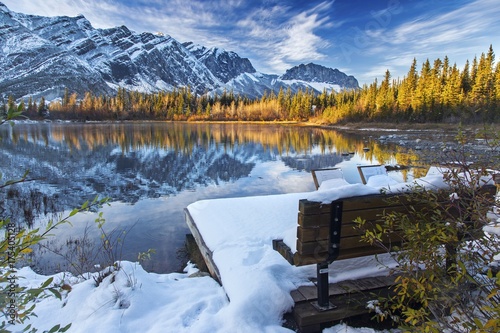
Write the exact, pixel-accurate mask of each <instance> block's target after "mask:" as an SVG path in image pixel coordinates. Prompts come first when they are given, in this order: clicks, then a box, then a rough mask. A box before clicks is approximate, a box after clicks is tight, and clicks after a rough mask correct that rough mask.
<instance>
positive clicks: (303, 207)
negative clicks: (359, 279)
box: [273, 186, 496, 325]
mask: <svg viewBox="0 0 500 333" xmlns="http://www.w3.org/2000/svg"><path fill="white" fill-rule="evenodd" d="M483 190H485V191H487V193H490V194H494V193H495V192H496V188H495V186H487V187H485V188H484V189H483ZM410 200H411V199H410V197H409V195H408V193H402V194H376V195H367V196H357V197H350V198H343V199H340V200H336V201H333V202H331V203H330V204H322V203H320V202H312V201H308V200H300V201H299V213H298V226H297V243H296V250H297V251H296V252H295V253H292V251H291V249H290V247H288V246H287V245H286V244H285V243H284V242H283V241H282V240H273V248H274V249H275V250H277V251H278V252H279V253H280V254H281V255H282V256H283V257H284V258H285V259H286V260H287V261H288V262H289V263H290V264H292V265H295V266H303V265H310V264H316V265H317V268H316V272H317V282H316V283H317V284H316V289H317V301H314V302H311V304H312V305H313V306H314V307H315V308H316V309H317V311H326V310H331V309H335V308H336V306H335V305H333V304H332V303H330V301H329V296H330V295H329V284H328V266H329V264H331V263H332V262H333V261H335V260H340V259H349V258H357V257H363V256H368V255H375V254H380V253H386V252H387V249H389V250H391V249H394V248H395V247H397V246H400V245H401V242H402V241H403V240H402V239H401V238H400V237H401V236H400V235H399V234H398V233H393V234H392V236H390V237H388V238H386V239H384V242H383V243H384V246H385V247H386V249H383V248H382V247H380V246H375V245H373V246H372V245H370V244H368V243H367V242H365V241H363V240H362V236H363V234H364V232H362V231H361V230H358V229H357V228H355V225H356V223H355V222H354V220H356V219H357V218H361V219H364V220H366V221H367V223H366V225H370V226H372V227H373V228H377V227H376V225H377V224H381V223H383V222H382V216H383V215H384V214H390V213H401V214H405V215H406V216H408V218H409V219H410V220H412V219H414V218H415V217H414V216H412V215H411V214H410V213H409V210H408V208H409V205H410ZM444 201H449V197H448V195H443V196H442V199H439V200H438V202H444ZM411 205H412V207H414V208H415V209H416V210H424V209H428V205H427V204H425V203H423V204H417V205H415V204H414V203H412V204H411ZM299 325H300V324H299Z"/></svg>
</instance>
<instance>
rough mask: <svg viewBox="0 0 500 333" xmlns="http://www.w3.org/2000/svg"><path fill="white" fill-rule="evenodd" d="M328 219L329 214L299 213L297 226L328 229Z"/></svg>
mask: <svg viewBox="0 0 500 333" xmlns="http://www.w3.org/2000/svg"><path fill="white" fill-rule="evenodd" d="M330 219H331V217H330V212H328V213H323V214H314V215H305V214H302V212H300V213H299V215H298V223H299V226H301V227H303V228H315V227H329V226H330Z"/></svg>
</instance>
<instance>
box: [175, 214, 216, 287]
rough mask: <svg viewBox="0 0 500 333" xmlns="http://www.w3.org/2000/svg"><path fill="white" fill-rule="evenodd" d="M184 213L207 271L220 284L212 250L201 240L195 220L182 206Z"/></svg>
mask: <svg viewBox="0 0 500 333" xmlns="http://www.w3.org/2000/svg"><path fill="white" fill-rule="evenodd" d="M184 214H185V218H186V224H187V225H188V227H189V230H190V231H191V234H192V235H193V237H194V239H195V241H196V244H197V245H198V248H199V249H200V252H201V255H202V257H203V259H204V260H205V264H206V265H207V268H208V272H209V273H210V275H211V276H212V277H213V278H214V279H215V280H217V282H219V284H221V285H222V282H221V281H222V280H221V276H220V273H219V269H218V268H217V265H215V262H214V261H213V258H212V251H211V250H210V249H209V248H208V246H207V244H206V243H205V241H204V240H203V237H202V236H201V233H200V231H199V230H198V227H197V226H196V222H195V221H194V219H193V217H192V216H191V214H190V213H189V210H187V208H184Z"/></svg>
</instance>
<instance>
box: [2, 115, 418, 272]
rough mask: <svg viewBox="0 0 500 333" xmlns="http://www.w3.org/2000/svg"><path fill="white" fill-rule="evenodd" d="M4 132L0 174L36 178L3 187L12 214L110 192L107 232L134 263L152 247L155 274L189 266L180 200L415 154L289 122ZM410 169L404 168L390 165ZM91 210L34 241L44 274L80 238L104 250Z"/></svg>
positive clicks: (275, 190) (309, 182)
mask: <svg viewBox="0 0 500 333" xmlns="http://www.w3.org/2000/svg"><path fill="white" fill-rule="evenodd" d="M0 139H1V141H0V147H1V151H0V155H1V156H0V157H1V158H0V172H1V173H2V175H3V179H2V181H6V180H8V179H14V178H16V177H20V176H21V175H22V174H23V173H24V171H25V170H29V172H30V173H29V178H30V179H33V181H30V182H27V183H25V184H22V185H18V186H15V187H9V188H5V189H3V190H2V193H1V195H2V196H3V198H2V199H3V200H4V203H3V207H0V208H2V209H3V211H4V214H7V215H9V216H11V217H12V219H13V220H16V221H17V223H19V224H26V223H30V224H34V225H39V224H41V225H43V224H45V223H47V220H48V219H49V218H50V217H51V216H52V215H51V212H52V211H59V212H62V214H63V215H64V214H65V213H66V214H67V212H68V210H70V209H72V208H74V207H78V206H80V205H81V204H82V203H83V202H84V201H85V200H87V199H92V198H94V197H95V196H96V195H99V196H100V197H104V196H107V197H110V198H111V204H110V205H109V206H105V207H103V208H102V209H101V211H102V212H103V217H104V218H105V220H106V223H105V225H104V228H105V230H106V232H107V233H108V234H111V235H112V236H113V237H114V238H113V239H116V240H118V239H120V241H117V244H115V247H114V256H115V258H116V259H125V260H132V261H135V260H136V259H137V253H138V252H144V251H147V250H148V249H150V248H152V249H155V251H156V254H154V255H153V257H152V259H151V260H149V261H148V262H146V263H144V266H145V268H146V269H148V270H149V271H154V272H158V273H166V272H172V271H178V270H179V269H182V267H183V265H184V264H185V261H186V253H185V252H186V251H185V235H186V234H187V233H189V230H188V228H187V226H186V224H185V221H184V213H183V209H184V208H185V207H186V206H187V205H189V204H190V203H192V202H195V201H197V200H202V199H213V198H225V197H239V196H252V195H269V194H280V193H291V192H303V191H313V190H315V186H314V182H313V178H312V176H311V170H314V169H320V168H329V167H335V166H341V167H342V168H343V172H344V177H345V178H346V179H347V180H348V181H351V182H355V181H359V178H358V177H359V176H358V172H357V170H356V165H360V164H362V165H366V164H402V165H408V164H411V163H412V162H413V161H414V160H415V157H414V156H412V155H410V154H407V153H405V152H403V151H402V150H400V149H399V148H398V147H395V146H390V145H382V144H380V143H379V142H378V141H376V140H372V138H371V137H370V135H369V133H364V134H363V136H360V135H352V134H349V135H348V134H343V133H341V132H338V131H334V130H329V129H319V128H311V127H299V126H291V125H288V126H287V125H269V124H266V125H257V124H240V123H229V124H206V123H201V124H200V123H195V124H193V123H179V122H176V123H160V122H137V123H87V124H75V123H55V122H54V123H18V124H16V125H15V126H14V127H11V126H8V125H4V126H1V127H0ZM412 176H413V174H412V171H411V170H410V171H405V173H399V174H395V175H394V177H399V178H401V179H402V180H403V179H404V178H407V177H412ZM96 218H97V214H96V213H85V214H79V215H77V216H75V217H74V218H72V219H71V221H72V224H73V226H72V227H69V226H68V227H62V228H60V229H59V230H58V231H57V232H56V236H55V237H53V238H51V241H50V242H49V243H48V244H47V245H46V247H44V248H40V249H37V251H36V252H37V255H36V256H35V258H34V259H33V263H32V264H33V265H34V266H35V267H36V269H37V270H39V271H41V272H45V273H47V272H51V271H54V270H58V269H63V270H64V269H69V266H68V261H67V259H64V258H63V257H62V256H66V257H67V258H72V260H76V259H75V258H77V257H78V255H79V253H81V252H78V251H82V250H81V248H86V249H87V250H86V251H87V252H86V253H87V256H91V255H94V254H95V252H99V251H100V252H103V251H102V250H100V249H99V245H98V244H99V235H100V233H99V232H98V230H97V229H96V228H95V223H94V220H95V219H96ZM54 252H56V253H58V254H54ZM101 254H102V253H101ZM95 255H96V256H97V254H95ZM95 261H96V262H99V261H101V259H95ZM86 264H87V265H88V264H89V263H86ZM82 265H83V264H82Z"/></svg>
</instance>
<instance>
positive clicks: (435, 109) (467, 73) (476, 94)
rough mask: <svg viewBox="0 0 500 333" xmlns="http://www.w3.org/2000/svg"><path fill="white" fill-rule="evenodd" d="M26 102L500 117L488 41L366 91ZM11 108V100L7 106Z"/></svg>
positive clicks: (175, 113)
mask: <svg viewBox="0 0 500 333" xmlns="http://www.w3.org/2000/svg"><path fill="white" fill-rule="evenodd" d="M21 104H22V105H21V107H22V108H23V109H24V110H25V114H26V115H27V116H29V117H37V116H46V115H47V111H49V112H48V114H50V118H52V119H72V120H249V121H260V120H263V121H274V120H277V121H278V120H281V121H289V120H292V121H305V120H313V121H316V122H321V123H330V124H334V123H341V122H353V121H354V122H355V121H384V122H387V121H389V122H459V121H461V122H464V123H475V122H499V121H500V62H498V63H496V65H495V54H494V52H493V47H492V46H490V48H489V50H488V52H487V53H486V54H485V53H482V54H481V56H480V58H479V60H478V59H477V56H476V57H474V60H473V61H472V64H471V63H470V62H469V61H467V62H466V63H465V66H464V68H463V69H462V70H460V69H459V68H457V65H456V64H454V65H452V66H450V64H449V59H448V57H447V56H446V57H445V58H444V60H441V59H439V58H438V59H436V60H434V62H433V63H432V64H431V62H430V61H429V60H428V59H427V60H426V61H425V62H423V64H422V66H421V68H420V70H418V69H417V61H416V59H414V60H413V63H412V65H411V67H410V69H409V71H408V73H407V75H406V76H405V77H403V78H402V79H399V78H398V79H391V73H390V72H389V70H387V71H386V73H385V77H384V79H383V81H382V82H380V83H379V82H378V81H377V80H375V81H374V82H373V83H371V84H370V85H364V86H363V87H362V88H361V89H357V90H345V91H341V92H335V91H333V92H327V91H326V90H325V91H323V92H322V93H321V94H318V93H315V92H314V91H312V90H305V91H302V90H300V91H298V92H296V93H292V92H291V90H290V89H288V90H283V89H281V90H280V91H279V92H278V93H277V94H276V93H274V92H270V93H268V94H265V95H264V96H262V98H260V99H249V98H247V97H244V96H240V95H236V94H234V93H233V92H232V91H224V92H223V93H222V94H220V95H208V94H205V95H202V96H197V95H194V94H192V92H191V90H190V88H189V87H186V88H178V89H174V90H173V91H161V92H157V93H153V94H146V93H139V92H135V91H126V90H125V89H123V88H119V89H118V92H117V94H116V95H115V96H96V95H94V94H93V93H92V92H87V93H86V94H85V96H84V97H83V99H79V98H78V96H77V94H76V93H70V92H69V91H66V93H65V94H64V97H63V98H62V99H61V100H57V101H52V102H51V103H50V104H49V105H48V106H47V105H46V103H45V100H44V99H43V98H42V99H41V100H39V101H33V100H31V99H30V100H28V101H23V102H21ZM13 105H14V101H13V99H12V98H9V101H8V105H7V107H12V106H13ZM47 109H48V110H47Z"/></svg>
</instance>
